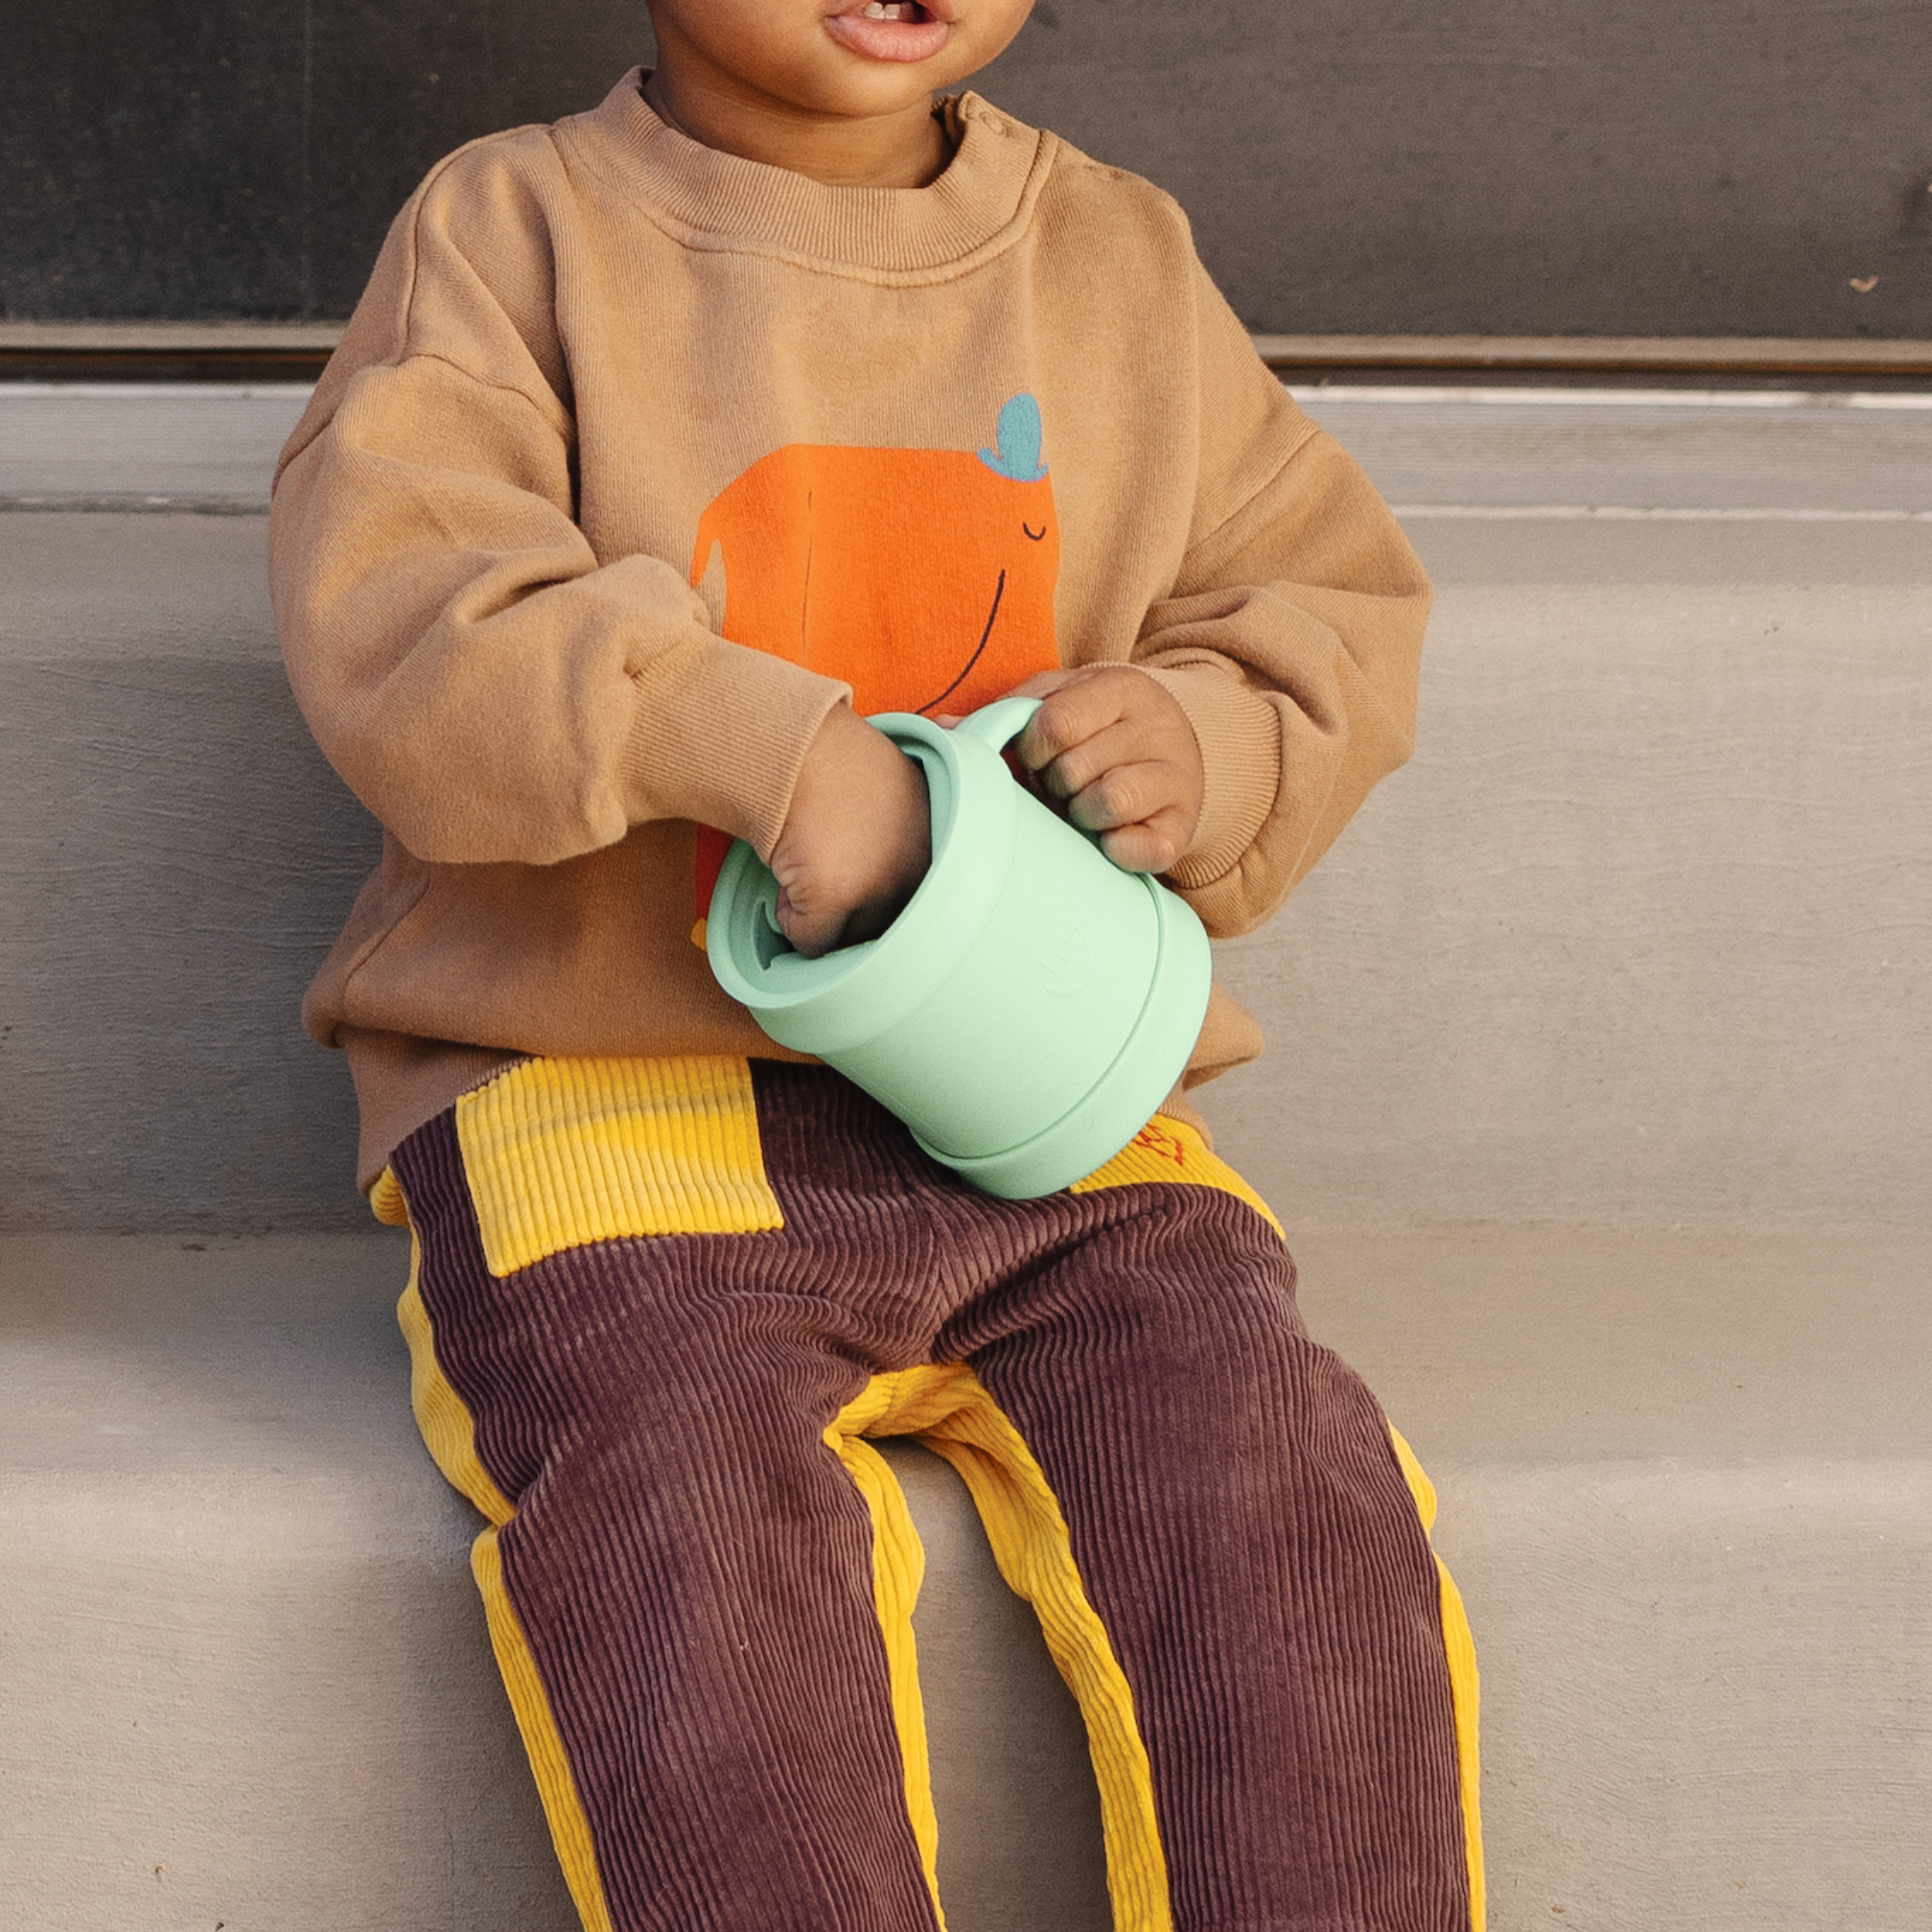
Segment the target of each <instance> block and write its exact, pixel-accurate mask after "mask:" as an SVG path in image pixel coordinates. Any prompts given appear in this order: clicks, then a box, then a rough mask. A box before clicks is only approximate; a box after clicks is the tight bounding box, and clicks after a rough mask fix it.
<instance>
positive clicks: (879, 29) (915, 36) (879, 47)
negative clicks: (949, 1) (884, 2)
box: [825, 13, 953, 63]
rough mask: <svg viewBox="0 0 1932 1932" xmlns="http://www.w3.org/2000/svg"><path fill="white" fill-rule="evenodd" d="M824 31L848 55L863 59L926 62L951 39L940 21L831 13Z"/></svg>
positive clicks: (949, 33)
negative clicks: (873, 17)
mask: <svg viewBox="0 0 1932 1932" xmlns="http://www.w3.org/2000/svg"><path fill="white" fill-rule="evenodd" d="M825 31H826V32H828V34H830V35H831V36H832V38H833V39H835V40H836V41H837V42H838V44H839V46H842V47H843V48H844V49H845V50H846V51H847V52H848V53H855V54H858V55H859V56H861V57H862V59H865V60H895V61H901V62H906V63H910V62H913V61H919V60H931V59H932V57H933V56H934V54H936V53H939V52H940V49H943V48H944V46H945V45H946V43H947V41H948V40H950V39H951V38H952V35H953V30H952V29H951V26H948V25H947V22H945V21H944V20H935V19H931V18H930V17H928V18H927V19H923V20H872V19H867V17H866V15H864V14H862V13H835V14H832V15H829V16H828V18H827V19H826V22H825Z"/></svg>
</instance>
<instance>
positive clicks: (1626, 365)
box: [0, 321, 1932, 376]
mask: <svg viewBox="0 0 1932 1932" xmlns="http://www.w3.org/2000/svg"><path fill="white" fill-rule="evenodd" d="M342 328H343V325H342V323H340V322H250V321H218V322H195V321H173V322H162V321H153V322H141V321H117V322H110V321H101V322H31V321H22V322H0V368H4V367H5V362H6V361H7V360H9V359H12V360H15V361H26V360H28V359H39V361H40V362H41V366H45V367H46V368H49V369H53V368H57V367H58V366H59V363H60V362H61V361H63V360H68V359H73V360H83V361H95V360H98V359H102V358H105V357H119V358H126V359H130V360H131V359H134V358H137V357H145V358H149V359H155V360H156V361H160V362H168V361H172V360H175V359H179V358H182V357H199V358H206V359H211V360H213V361H216V362H224V361H231V360H236V359H247V358H253V357H257V356H260V355H302V356H304V357H308V358H312V359H314V360H315V361H316V362H318V363H319V362H321V360H322V359H324V358H325V357H326V356H327V355H328V353H329V352H330V351H331V350H332V349H334V348H335V345H336V343H337V342H339V341H340V340H341V339H342ZM1253 339H1254V346H1255V349H1256V350H1257V352H1258V353H1259V354H1260V356H1261V359H1262V360H1263V361H1264V362H1268V363H1270V364H1271V365H1273V366H1275V367H1277V368H1284V369H1307V370H1328V369H1344V370H1345V369H1416V370H1430V369H1441V370H1471V369H1474V370H1495V371H1501V370H1520V371H1536V370H1543V371H1553V372H1576V373H1585V374H1588V373H1626V372H1638V373H1651V374H1691V375H1739V374H1750V375H1764V374H1769V375H1780V376H1784V375H1806V376H1932V342H1912V341H1903V340H1892V339H1886V338H1879V337H1872V336H1845V337H1842V338H1835V339H1832V338H1817V337H1808V336H1806V337H1798V336H1764V335H1257V336H1256V337H1255V338H1253Z"/></svg>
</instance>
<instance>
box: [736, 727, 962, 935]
mask: <svg viewBox="0 0 1932 1932" xmlns="http://www.w3.org/2000/svg"><path fill="white" fill-rule="evenodd" d="M931 862H932V808H931V806H930V804H929V803H928V802H927V797H926V781H925V780H924V779H923V777H921V776H920V770H919V767H917V765H915V764H913V761H912V760H911V759H910V758H908V757H906V755H905V753H903V752H902V751H901V750H900V749H899V748H898V747H897V746H896V745H895V744H893V742H892V740H890V739H889V738H888V737H886V735H885V734H884V733H883V732H880V731H876V730H874V729H873V728H872V726H870V725H869V724H867V723H866V721H865V720H864V719H862V718H861V717H859V716H858V715H857V714H856V713H854V712H853V711H852V710H851V709H849V707H848V706H845V705H841V706H838V709H836V710H835V711H834V712H832V713H831V714H830V716H828V717H827V719H825V723H824V724H822V725H821V726H820V727H819V730H818V736H817V737H815V739H813V740H812V741H811V750H809V751H808V752H807V753H805V762H804V766H803V767H802V768H801V770H800V771H799V774H798V784H797V785H796V786H795V787H794V789H793V791H792V794H791V811H790V812H789V814H787V817H786V819H785V826H784V831H783V832H781V833H780V834H779V835H778V843H777V845H776V846H775V847H774V849H773V852H772V855H771V870H772V873H773V876H774V877H775V878H776V879H777V881H778V923H779V925H780V926H781V927H782V928H783V929H784V935H785V937H786V938H787V939H788V940H791V943H792V944H793V945H794V947H797V948H798V951H800V952H801V953H803V954H804V955H805V956H806V957H807V958H808V959H815V958H817V957H818V955H819V954H821V953H828V952H830V951H832V948H833V947H835V946H852V945H856V944H858V943H859V940H862V939H876V938H877V937H879V934H881V933H883V931H884V930H886V927H888V926H889V925H890V924H891V923H893V920H895V919H896V918H897V917H898V916H899V913H900V910H901V909H902V908H903V906H904V905H905V903H906V900H909V899H910V898H911V896H913V889H914V888H915V887H917V885H918V883H919V882H920V880H921V879H923V878H924V877H925V876H926V868H927V866H928V865H930V863H931Z"/></svg>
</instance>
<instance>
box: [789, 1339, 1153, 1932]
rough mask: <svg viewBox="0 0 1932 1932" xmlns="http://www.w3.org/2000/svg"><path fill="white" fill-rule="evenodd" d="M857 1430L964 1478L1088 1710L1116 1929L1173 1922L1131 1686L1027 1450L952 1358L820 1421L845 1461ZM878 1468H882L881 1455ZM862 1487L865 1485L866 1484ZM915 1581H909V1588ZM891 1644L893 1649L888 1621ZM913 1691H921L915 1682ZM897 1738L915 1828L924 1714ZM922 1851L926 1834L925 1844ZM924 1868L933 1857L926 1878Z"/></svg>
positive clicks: (926, 1797) (997, 1550) (870, 1390)
mask: <svg viewBox="0 0 1932 1932" xmlns="http://www.w3.org/2000/svg"><path fill="white" fill-rule="evenodd" d="M859 1436H913V1437H917V1439H918V1440H920V1441H921V1442H923V1443H924V1444H926V1446H927V1447H928V1448H930V1449H931V1450H932V1451H934V1453H935V1454H938V1455H940V1456H943V1457H944V1458H945V1459H946V1461H948V1462H949V1463H951V1464H952V1466H953V1467H954V1468H955V1469H956V1470H957V1471H958V1472H959V1474H960V1475H961V1478H963V1479H964V1482H965V1484H966V1487H967V1488H968V1490H969V1491H970V1492H971V1495H972V1498H973V1502H974V1505H975V1508H976V1509H978V1512H979V1517H980V1521H981V1522H982V1523H983V1524H984V1525H985V1529H986V1539H987V1541H988V1543H990V1544H991V1545H992V1551H993V1558H994V1560H995V1562H996V1563H998V1566H999V1573H1000V1574H1001V1575H1002V1577H1005V1580H1006V1583H1007V1586H1008V1587H1009V1589H1011V1590H1012V1591H1013V1592H1014V1593H1015V1595H1017V1596H1019V1597H1024V1598H1025V1599H1026V1601H1027V1602H1028V1603H1029V1604H1032V1607H1033V1610H1034V1613H1035V1614H1036V1615H1037V1616H1038V1617H1039V1621H1040V1629H1041V1631H1042V1633H1043V1635H1044V1636H1045V1638H1046V1647H1047V1649H1048V1650H1049V1652H1050V1653H1051V1654H1052V1656H1053V1662H1054V1663H1055V1664H1056V1665H1058V1667H1059V1669H1060V1675H1061V1676H1062V1677H1063V1678H1064V1679H1066V1682H1067V1685H1068V1687H1069V1688H1070V1689H1071V1690H1072V1692H1073V1696H1074V1698H1075V1699H1076V1701H1077V1702H1078V1703H1079V1705H1080V1714H1081V1716H1083V1718H1084V1719H1086V1723H1087V1745H1088V1749H1089V1750H1090V1752H1091V1753H1092V1756H1093V1760H1094V1777H1095V1780H1096V1781H1097V1784H1098V1785H1099V1787H1100V1819H1101V1825H1102V1829H1103V1833H1104V1837H1105V1840H1106V1845H1107V1891H1108V1893H1109V1894H1110V1895H1111V1897H1112V1900H1113V1903H1114V1927H1115V1932H1172V1924H1173V1917H1172V1911H1171V1910H1170V1907H1169V1905H1168V1877H1167V1855H1166V1854H1165V1852H1164V1851H1163V1850H1162V1846H1161V1837H1160V1828H1159V1825H1158V1822H1157V1821H1156V1818H1155V1808H1154V1777H1153V1773H1152V1770H1151V1768H1150V1767H1149V1765H1148V1756H1147V1747H1146V1746H1145V1744H1144V1743H1142V1742H1141V1733H1140V1727H1139V1726H1138V1723H1136V1721H1135V1719H1134V1693H1133V1691H1132V1689H1131V1688H1130V1687H1129V1685H1128V1681H1127V1678H1126V1675H1125V1674H1124V1672H1122V1670H1121V1666H1120V1663H1119V1661H1118V1660H1117V1658H1115V1656H1114V1647H1113V1645H1111V1643H1110V1642H1109V1641H1108V1639H1107V1631H1106V1628H1105V1626H1104V1624H1102V1623H1101V1622H1100V1617H1099V1616H1098V1615H1097V1613H1096V1612H1095V1611H1094V1607H1093V1605H1092V1604H1090V1603H1089V1602H1088V1601H1087V1591H1086V1587H1085V1586H1084V1585H1083V1583H1081V1581H1080V1571H1079V1570H1078V1568H1077V1566H1076V1565H1075V1563H1074V1561H1073V1545H1072V1543H1071V1540H1070V1538H1069V1536H1068V1535H1067V1529H1066V1519H1065V1517H1063V1515H1061V1513H1060V1504H1059V1503H1058V1502H1057V1501H1056V1499H1055V1498H1054V1495H1053V1491H1052V1489H1051V1488H1049V1485H1048V1483H1047V1481H1046V1474H1045V1472H1044V1471H1043V1470H1042V1469H1041V1468H1040V1466H1039V1464H1038V1463H1037V1462H1036V1461H1035V1460H1034V1459H1033V1455H1032V1451H1030V1450H1029V1448H1028V1447H1026V1442H1025V1440H1023V1439H1022V1437H1021V1435H1020V1434H1019V1430H1016V1429H1015V1427H1013V1425H1012V1423H1011V1422H1009V1420H1007V1418H1006V1417H1005V1414H1004V1413H1002V1411H1001V1410H1000V1409H999V1407H998V1405H997V1404H996V1403H995V1402H994V1400H993V1399H992V1396H990V1395H989V1394H988V1393H987V1392H986V1390H985V1388H984V1387H983V1386H981V1383H980V1381H979V1379H978V1377H977V1376H975V1374H974V1373H973V1372H972V1371H971V1369H968V1368H966V1367H964V1366H957V1365H952V1366H937V1367H930V1368H917V1369H902V1370H900V1371H899V1372H897V1373H896V1374H891V1375H883V1376H874V1377H873V1378H872V1381H871V1382H870V1383H869V1384H868V1385H867V1386H866V1389H865V1390H864V1391H863V1393H861V1394H860V1395H859V1396H857V1397H856V1398H855V1400H853V1401H852V1402H850V1403H848V1404H847V1405H846V1406H845V1408H844V1409H843V1410H841V1411H840V1413H839V1414H838V1417H837V1419H836V1420H835V1421H834V1422H833V1423H832V1427H831V1428H830V1429H828V1430H827V1431H826V1440H827V1441H828V1442H829V1443H830V1444H832V1447H833V1448H834V1450H835V1452H836V1453H838V1455H839V1456H840V1458H841V1460H842V1461H845V1462H846V1466H847V1467H848V1468H850V1467H851V1466H852V1464H851V1461H850V1460H849V1458H847V1456H846V1452H845V1447H844V1445H845V1444H847V1443H849V1442H850V1441H851V1440H852V1439H854V1438H855V1437H859ZM880 1468H882V1470H883V1468H884V1465H883V1461H881V1463H880ZM884 1474H885V1478H886V1482H887V1483H889V1484H890V1485H891V1488H892V1489H893V1492H895V1494H896V1492H897V1489H898V1485H897V1484H896V1482H893V1481H892V1477H891V1472H890V1471H889V1470H885V1471H884ZM861 1487H862V1488H863V1487H864V1485H861ZM870 1500H871V1498H870V1497H868V1501H870ZM897 1508H898V1509H899V1510H900V1511H902V1512H903V1509H904V1508H905V1504H904V1500H903V1497H900V1498H898V1502H897ZM879 1520H880V1518H879V1510H878V1506H877V1505H874V1515H873V1522H874V1526H875V1538H874V1563H875V1579H876V1576H877V1573H878V1566H879V1556H878V1549H877V1546H878V1543H879V1540H880V1539H879V1536H878V1525H879ZM892 1533H893V1534H894V1535H898V1534H901V1533H903V1535H906V1536H912V1535H913V1531H912V1526H911V1522H910V1519H909V1518H908V1519H906V1522H905V1526H904V1529H903V1532H898V1531H896V1530H895V1531H893V1532H892ZM915 1541H916V1538H915ZM922 1561H923V1559H922ZM913 1592H914V1594H916V1593H917V1582H916V1581H915V1582H914V1583H913ZM910 1611H911V1604H910V1600H907V1602H906V1621H907V1624H908V1626H909V1627H908V1628H907V1630H906V1634H905V1638H904V1640H903V1641H904V1648H905V1651H906V1655H907V1657H908V1658H910V1648H911V1632H910ZM882 1621H883V1613H882ZM887 1648H888V1655H889V1656H890V1655H892V1651H893V1638H892V1637H891V1635H890V1626H889V1625H888V1638H887ZM900 1668H901V1667H900V1666H896V1667H895V1668H894V1672H893V1704H894V1707H895V1710H896V1709H897V1708H898V1706H899V1704H900V1675H899V1670H900ZM910 1694H911V1696H912V1697H913V1699H915V1700H916V1699H917V1685H916V1684H913V1685H912V1687H911V1692H910ZM900 1737H901V1750H902V1752H903V1755H904V1757H905V1759H906V1786H907V1794H908V1802H909V1804H910V1805H911V1806H912V1808H913V1826H914V1829H915V1831H916V1832H917V1830H918V1829H919V1828H920V1817H921V1813H922V1808H923V1811H925V1812H927V1813H930V1809H931V1803H932V1800H931V1795H930V1786H929V1784H927V1782H926V1781H925V1775H926V1774H925V1730H924V1719H923V1716H920V1719H919V1732H918V1736H917V1743H916V1746H913V1747H908V1745H907V1743H906V1733H905V1731H904V1730H903V1729H902V1730H901V1733H900ZM915 1755H916V1756H917V1764H918V1771H917V1777H919V1779H920V1781H921V1783H920V1791H919V1793H918V1794H917V1796H915V1795H914V1793H913V1781H914V1777H915V1771H914V1768H913V1767H914V1763H915ZM923 1850H924V1845H923V1840H922V1842H921V1851H922V1853H923ZM931 1869H932V1868H931V1866H930V1864H929V1865H928V1866H927V1872H928V1876H929V1877H930V1872H931Z"/></svg>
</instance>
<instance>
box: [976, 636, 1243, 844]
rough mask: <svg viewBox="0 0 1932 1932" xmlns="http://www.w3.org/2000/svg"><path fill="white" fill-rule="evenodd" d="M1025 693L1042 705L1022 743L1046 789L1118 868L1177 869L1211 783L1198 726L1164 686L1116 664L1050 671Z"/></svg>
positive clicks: (1022, 754)
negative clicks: (1093, 835)
mask: <svg viewBox="0 0 1932 1932" xmlns="http://www.w3.org/2000/svg"><path fill="white" fill-rule="evenodd" d="M1020 689H1021V691H1022V692H1025V693H1026V694H1027V695H1028V696H1038V697H1040V698H1041V699H1043V702H1042V704H1041V706H1040V709H1039V711H1038V712H1037V713H1036V714H1035V715H1034V717H1033V719H1032V722H1031V723H1029V725H1028V726H1027V727H1026V730H1025V731H1023V732H1022V733H1021V734H1020V736H1019V739H1018V740H1016V742H1015V746H1014V750H1015V752H1016V753H1018V755H1019V760H1020V762H1021V763H1022V764H1023V765H1025V766H1026V768H1027V769H1028V770H1029V771H1031V772H1032V773H1033V774H1035V776H1036V780H1037V781H1038V783H1039V785H1040V787H1041V788H1042V789H1043V791H1046V793H1048V794H1049V795H1050V796H1052V797H1053V798H1059V799H1062V800H1063V801H1065V802H1066V815H1067V817H1068V818H1070V819H1071V820H1072V821H1073V823H1074V824H1075V825H1078V826H1079V827H1080V828H1081V829H1082V830H1083V831H1085V832H1097V833H1099V834H1100V845H1101V847H1102V849H1104V851H1105V852H1106V853H1107V857H1108V858H1110V859H1112V860H1113V861H1114V864H1116V865H1117V866H1122V867H1124V868H1125V869H1127V870H1128V871H1131V872H1165V871H1166V870H1168V868H1169V867H1171V866H1174V865H1175V864H1176V863H1177V862H1179V859H1180V858H1181V856H1182V854H1183V853H1184V852H1185V851H1186V850H1187V848H1188V845H1189V842H1190V841H1191V840H1192V838H1193V836H1194V830H1195V827H1196V825H1198V824H1199V821H1200V816H1201V801H1202V794H1203V791H1204V790H1205V787H1206V778H1205V774H1204V773H1203V771H1202V764H1201V748H1200V746H1199V743H1197V742H1196V739H1195V736H1194V728H1193V726H1192V725H1191V724H1189V723H1188V719H1187V714H1186V713H1185V712H1184V711H1183V710H1182V709H1181V707H1180V706H1179V705H1178V704H1177V703H1175V701H1174V699H1172V697H1170V696H1168V693H1167V692H1166V690H1165V688H1164V687H1163V686H1162V685H1160V684H1158V682H1155V679H1152V678H1150V677H1148V675H1146V674H1145V672H1140V671H1137V670H1135V669H1134V668H1132V667H1131V666H1129V665H1096V666H1092V667H1089V668H1084V669H1081V670H1077V671H1071V672H1046V673H1043V675H1041V676H1039V677H1038V678H1034V679H1029V681H1028V682H1027V683H1026V684H1025V685H1021V686H1020Z"/></svg>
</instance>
